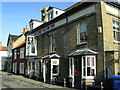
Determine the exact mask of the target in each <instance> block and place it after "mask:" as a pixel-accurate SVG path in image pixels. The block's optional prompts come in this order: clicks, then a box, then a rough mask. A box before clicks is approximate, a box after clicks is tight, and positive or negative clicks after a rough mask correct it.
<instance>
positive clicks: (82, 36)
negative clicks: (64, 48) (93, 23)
mask: <svg viewBox="0 0 120 90" xmlns="http://www.w3.org/2000/svg"><path fill="white" fill-rule="evenodd" d="M78 42H79V44H82V43H87V23H86V22H82V23H80V24H78Z"/></svg>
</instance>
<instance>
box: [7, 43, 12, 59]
mask: <svg viewBox="0 0 120 90" xmlns="http://www.w3.org/2000/svg"><path fill="white" fill-rule="evenodd" d="M7 48H8V51H7V54H8V57H10V56H12V45H11V44H10V41H9V43H8V47H7Z"/></svg>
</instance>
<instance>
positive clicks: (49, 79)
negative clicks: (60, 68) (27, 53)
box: [45, 60, 51, 83]
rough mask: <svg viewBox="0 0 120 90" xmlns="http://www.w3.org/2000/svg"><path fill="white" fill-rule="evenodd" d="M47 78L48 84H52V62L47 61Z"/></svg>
mask: <svg viewBox="0 0 120 90" xmlns="http://www.w3.org/2000/svg"><path fill="white" fill-rule="evenodd" d="M45 76H46V77H45V78H46V82H47V83H50V82H51V61H50V60H45Z"/></svg>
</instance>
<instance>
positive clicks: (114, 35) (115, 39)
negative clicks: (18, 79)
mask: <svg viewBox="0 0 120 90" xmlns="http://www.w3.org/2000/svg"><path fill="white" fill-rule="evenodd" d="M113 33H114V40H117V39H116V32H115V31H114V32H113Z"/></svg>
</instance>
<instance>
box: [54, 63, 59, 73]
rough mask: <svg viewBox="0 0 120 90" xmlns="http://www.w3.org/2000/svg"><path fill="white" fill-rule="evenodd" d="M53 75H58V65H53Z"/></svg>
mask: <svg viewBox="0 0 120 90" xmlns="http://www.w3.org/2000/svg"><path fill="white" fill-rule="evenodd" d="M53 74H58V65H53Z"/></svg>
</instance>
